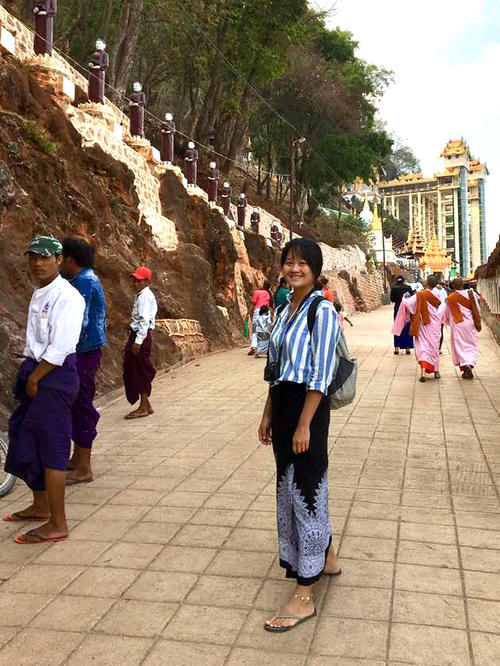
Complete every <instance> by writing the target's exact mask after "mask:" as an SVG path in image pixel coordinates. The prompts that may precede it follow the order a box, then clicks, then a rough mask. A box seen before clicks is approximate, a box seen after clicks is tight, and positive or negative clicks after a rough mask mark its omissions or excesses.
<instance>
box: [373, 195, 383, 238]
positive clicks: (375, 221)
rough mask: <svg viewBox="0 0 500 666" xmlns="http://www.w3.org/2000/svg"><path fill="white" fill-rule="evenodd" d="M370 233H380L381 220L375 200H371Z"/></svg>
mask: <svg viewBox="0 0 500 666" xmlns="http://www.w3.org/2000/svg"><path fill="white" fill-rule="evenodd" d="M372 231H382V220H381V219H380V215H379V214H378V203H377V200H376V199H374V200H373V219H372Z"/></svg>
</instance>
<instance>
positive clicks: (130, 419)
mask: <svg viewBox="0 0 500 666" xmlns="http://www.w3.org/2000/svg"><path fill="white" fill-rule="evenodd" d="M149 415H150V412H147V413H146V414H134V415H132V414H127V416H124V417H123V418H124V419H126V420H127V421H132V419H143V418H145V417H146V416H149Z"/></svg>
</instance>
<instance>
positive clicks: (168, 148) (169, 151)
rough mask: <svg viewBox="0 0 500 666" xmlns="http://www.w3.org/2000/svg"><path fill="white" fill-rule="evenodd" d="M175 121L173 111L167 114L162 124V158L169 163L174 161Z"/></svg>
mask: <svg viewBox="0 0 500 666" xmlns="http://www.w3.org/2000/svg"><path fill="white" fill-rule="evenodd" d="M174 137H175V123H174V117H173V115H172V114H171V113H166V114H165V122H164V123H162V126H161V159H162V161H163V162H166V163H167V164H172V162H173V161H174V147H175V138H174Z"/></svg>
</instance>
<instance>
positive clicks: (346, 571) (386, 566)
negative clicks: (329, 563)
mask: <svg viewBox="0 0 500 666" xmlns="http://www.w3.org/2000/svg"><path fill="white" fill-rule="evenodd" d="M393 568H394V565H393V564H392V562H370V561H364V560H350V559H348V558H342V575H341V576H338V577H336V578H332V579H331V582H332V584H333V585H334V586H335V587H336V586H337V585H339V586H343V585H347V586H356V587H364V586H367V587H389V588H390V587H392V578H393Z"/></svg>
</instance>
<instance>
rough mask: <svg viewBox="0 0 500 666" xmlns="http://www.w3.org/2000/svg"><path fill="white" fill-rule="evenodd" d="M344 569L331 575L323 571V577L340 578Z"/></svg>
mask: <svg viewBox="0 0 500 666" xmlns="http://www.w3.org/2000/svg"><path fill="white" fill-rule="evenodd" d="M341 573H342V569H339V571H337V572H336V573H330V572H329V571H323V576H340V574H341Z"/></svg>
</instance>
